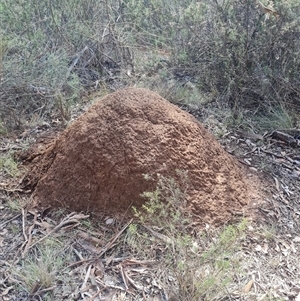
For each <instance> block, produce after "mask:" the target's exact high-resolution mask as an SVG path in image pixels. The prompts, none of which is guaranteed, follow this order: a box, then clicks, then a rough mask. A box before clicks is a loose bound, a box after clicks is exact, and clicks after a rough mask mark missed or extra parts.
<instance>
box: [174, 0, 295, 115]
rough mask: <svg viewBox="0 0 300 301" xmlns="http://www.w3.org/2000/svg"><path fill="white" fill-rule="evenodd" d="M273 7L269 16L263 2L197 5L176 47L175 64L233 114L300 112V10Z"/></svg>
mask: <svg viewBox="0 0 300 301" xmlns="http://www.w3.org/2000/svg"><path fill="white" fill-rule="evenodd" d="M273 6H274V5H273V3H272V2H270V3H269V5H268V8H270V9H271V11H270V13H266V10H265V9H263V7H262V6H261V4H259V2H258V1H257V2H255V1H249V0H243V1H238V0H227V1H202V2H201V3H200V2H194V1H192V3H191V6H190V7H189V8H187V9H186V10H185V11H184V14H183V17H182V22H183V25H184V26H182V30H181V31H179V33H178V36H179V37H180V40H181V42H180V43H176V44H174V54H173V58H174V61H175V64H176V65H179V66H181V70H183V71H184V72H186V73H188V74H192V75H193V76H194V77H195V78H196V79H197V82H198V84H199V86H200V87H201V89H202V90H204V91H206V92H207V91H208V92H210V93H213V94H214V95H215V97H216V98H218V99H219V100H223V101H224V102H225V103H230V105H231V106H232V107H233V108H234V109H238V108H239V107H240V106H244V107H248V108H257V107H259V109H262V110H265V108H266V107H272V106H274V105H278V104H279V103H281V104H283V105H286V106H289V107H290V108H294V106H297V107H298V109H299V96H300V88H299V87H300V86H299V80H300V74H299V72H298V71H297V70H299V67H300V56H299V51H300V50H299V49H300V47H299V46H300V40H299V38H298V37H299V35H300V18H299V12H300V5H299V3H298V2H297V1H294V0H280V1H277V2H276V6H274V7H273ZM182 45H185V47H182Z"/></svg>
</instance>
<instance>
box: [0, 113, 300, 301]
mask: <svg viewBox="0 0 300 301" xmlns="http://www.w3.org/2000/svg"><path fill="white" fill-rule="evenodd" d="M187 109H188V110H189V111H190V113H191V114H192V115H194V116H196V117H197V118H198V119H200V121H201V122H203V124H204V125H205V126H206V127H207V129H208V130H209V131H211V132H212V133H216V132H218V128H219V127H222V122H221V121H220V120H218V116H217V114H208V113H207V111H203V112H201V111H199V109H191V108H187ZM57 132H59V131H58V130H55V129H54V128H53V127H52V126H46V127H45V126H44V125H37V126H36V127H35V128H33V129H31V130H30V132H29V133H28V131H27V132H23V133H17V134H10V135H8V136H6V137H2V138H1V146H0V151H1V166H2V170H1V175H0V176H1V181H0V183H1V186H0V188H1V192H0V193H1V199H0V200H1V203H0V246H1V249H0V275H1V279H0V288H1V290H0V297H1V298H2V300H156V301H159V300H160V301H162V300H172V301H174V300H299V299H300V272H299V270H300V269H299V267H300V261H299V258H300V257H299V255H300V237H299V236H298V233H299V226H300V225H299V214H300V202H299V201H300V197H299V195H300V194H299V190H300V188H299V174H300V158H299V145H293V146H291V145H288V144H286V143H285V142H284V141H281V140H280V139H275V138H274V137H275V136H274V135H273V136H272V133H266V134H265V135H264V136H259V135H250V134H249V133H245V132H240V131H234V130H229V129H226V130H225V131H223V132H222V135H218V140H219V143H220V144H221V145H222V147H223V148H224V149H225V150H226V151H227V152H228V153H230V154H232V155H234V156H235V157H236V159H237V160H238V161H239V162H240V163H241V164H242V165H244V166H245V168H246V170H248V171H249V174H250V173H252V174H256V175H257V177H259V178H260V180H261V181H263V184H264V185H263V186H262V187H261V189H262V194H263V195H264V196H265V199H264V202H263V203H262V204H261V205H260V206H259V207H258V208H256V209H257V210H256V211H255V213H256V215H255V216H248V217H245V216H243V215H242V216H240V215H236V216H235V219H233V220H232V221H231V222H230V223H229V222H228V221H227V222H226V223H225V224H222V225H218V226H214V225H213V224H208V223H206V224H205V223H204V225H203V224H201V225H199V223H195V221H194V220H193V219H192V218H190V216H188V215H186V212H185V210H184V208H183V209H182V208H181V206H180V205H178V203H176V202H177V201H178V198H179V199H180V198H181V197H184V196H182V195H180V196H179V197H178V196H177V197H174V196H172V193H170V191H171V192H172V191H173V192H174V191H177V190H176V189H177V188H178V187H177V186H176V185H175V184H174V183H173V182H172V181H170V180H169V179H167V178H162V179H161V181H160V182H159V183H160V184H161V185H160V186H159V187H157V190H156V191H159V192H161V195H163V193H165V194H167V197H168V198H169V199H170V200H171V204H172V205H173V207H172V208H171V214H170V213H169V212H161V211H160V212H159V214H160V215H159V216H157V215H156V214H157V211H155V210H152V209H155V208H160V209H161V207H159V206H160V203H159V200H157V198H154V197H153V196H155V193H153V194H150V195H148V196H149V199H150V200H151V197H152V203H151V204H150V205H149V206H150V207H148V209H149V208H150V209H151V210H150V209H149V210H148V211H147V210H146V212H145V213H143V214H140V213H139V212H137V214H135V215H134V216H133V218H132V219H128V218H127V219H123V215H122V214H115V215H113V214H108V213H107V214H102V215H101V214H97V215H91V214H89V215H88V214H85V213H75V212H70V211H66V210H62V209H58V210H54V211H53V210H52V211H50V212H49V211H48V210H47V209H45V210H44V211H41V210H40V211H35V210H31V209H30V207H28V206H26V204H29V203H30V202H31V191H30V190H29V191H27V192H28V193H24V191H21V189H20V183H22V181H23V180H24V175H25V173H26V168H27V167H26V166H24V165H22V164H21V162H20V161H18V162H19V163H18V165H17V164H16V163H15V162H16V159H14V158H20V150H24V149H25V148H26V147H27V148H28V147H29V146H32V145H33V144H34V143H36V142H43V141H45V140H47V142H50V141H51V140H52V138H53V137H54V136H56V135H57ZM14 135H15V136H14ZM43 144H44V143H43ZM174 185H175V186H174ZM154 189H155V188H154ZM25 192H26V191H25ZM151 206H152V207H151ZM155 206H156V207H155ZM172 210H173V211H172ZM152 211H154V213H153V212H152ZM173 213H174V214H173ZM178 216H179V217H180V221H179V222H178V219H177V217H178ZM173 225H174V227H173ZM181 234H182V235H181Z"/></svg>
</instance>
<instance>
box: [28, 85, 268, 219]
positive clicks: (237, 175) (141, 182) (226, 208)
mask: <svg viewBox="0 0 300 301" xmlns="http://www.w3.org/2000/svg"><path fill="white" fill-rule="evenodd" d="M26 157H27V158H26V162H27V163H28V164H29V169H30V171H29V173H28V174H27V176H26V177H25V179H24V181H23V185H24V188H26V189H28V188H30V189H31V190H33V191H34V194H33V200H34V201H33V204H32V205H33V206H39V207H48V206H50V207H54V208H55V207H65V208H68V209H71V210H77V211H90V212H93V213H97V212H98V213H103V212H112V213H113V212H117V213H122V214H125V213H126V212H127V213H128V212H131V210H129V208H130V207H131V206H135V207H140V206H141V205H142V204H143V203H144V202H145V199H144V198H142V197H141V194H142V193H143V192H145V191H153V190H154V189H155V186H156V182H157V174H160V175H163V176H166V177H173V178H176V179H178V173H177V172H176V171H177V170H188V176H189V183H188V189H187V201H188V207H189V208H191V211H192V212H193V213H194V215H196V216H197V217H198V220H199V221H201V223H203V224H204V223H209V224H211V223H214V224H219V223H224V222H227V221H229V220H232V219H233V218H235V216H236V215H241V214H242V215H245V214H246V215H247V214H250V213H249V212H250V211H249V208H252V207H253V205H254V207H255V206H257V204H258V203H260V202H261V199H262V197H261V196H260V195H258V194H257V191H263V189H262V188H261V187H260V182H259V180H258V178H257V177H256V175H254V174H253V172H251V171H250V170H249V169H246V168H245V167H244V166H242V165H241V164H240V163H239V162H238V161H237V160H236V159H235V158H234V157H232V156H231V155H230V154H228V153H227V152H226V151H225V150H224V149H223V147H222V146H221V145H220V144H219V143H218V142H217V140H216V139H215V138H214V137H213V136H212V135H211V134H210V133H209V132H208V131H207V130H206V129H205V128H204V126H203V125H202V124H201V123H199V121H197V120H196V119H195V118H194V117H193V116H192V115H190V114H189V113H187V112H185V111H183V110H181V109H180V108H178V107H176V106H175V105H173V104H171V103H169V102H168V101H167V100H165V99H163V98H162V97H160V96H159V95H158V94H156V93H154V92H151V91H149V90H146V89H138V88H127V89H123V90H119V91H117V92H115V93H112V94H109V95H107V96H106V97H104V98H102V99H98V100H97V101H96V102H95V104H94V105H93V106H92V107H91V108H90V109H89V110H88V111H87V112H85V113H84V114H83V115H82V116H80V117H79V118H78V119H77V120H75V121H74V122H73V123H72V124H71V125H70V126H69V127H68V128H67V129H66V130H65V131H63V132H62V133H61V135H60V136H59V137H58V138H57V139H55V140H54V141H53V142H51V143H49V144H46V145H44V146H43V147H42V149H41V148H39V150H38V152H37V151H36V150H35V151H32V152H31V153H30V152H29V153H27V156H26ZM145 175H148V176H150V177H151V180H149V179H146V177H145ZM148 178H149V177H148ZM178 180H180V179H178Z"/></svg>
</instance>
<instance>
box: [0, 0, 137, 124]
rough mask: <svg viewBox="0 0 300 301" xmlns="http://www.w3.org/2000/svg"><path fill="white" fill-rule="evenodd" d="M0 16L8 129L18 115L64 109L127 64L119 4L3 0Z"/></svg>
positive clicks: (0, 91) (1, 90) (0, 89)
mask: <svg viewBox="0 0 300 301" xmlns="http://www.w3.org/2000/svg"><path fill="white" fill-rule="evenodd" d="M0 10H1V19H2V20H1V21H2V26H3V28H2V33H1V40H2V41H5V49H4V47H1V49H2V51H1V52H0V55H1V58H2V81H1V83H0V97H1V103H0V111H1V115H2V116H0V118H1V117H2V119H3V121H6V122H8V121H9V122H10V123H11V124H10V125H11V126H14V127H18V126H20V124H22V122H23V120H22V119H21V117H20V116H22V115H23V114H26V115H28V116H30V114H32V113H33V112H34V113H35V114H37V113H38V114H45V112H47V111H49V108H52V107H53V106H54V105H55V104H57V103H60V104H61V101H62V100H63V107H64V109H67V107H68V104H69V103H70V102H72V101H73V100H76V98H78V97H79V96H80V94H81V92H82V91H83V89H88V88H90V87H91V86H93V87H95V86H97V85H98V83H99V81H102V80H105V79H106V78H107V77H108V76H109V77H111V76H112V75H114V74H115V75H116V74H117V73H118V72H119V71H120V68H121V67H124V66H127V65H130V64H131V63H132V62H131V53H130V52H129V51H128V43H127V36H126V34H125V33H124V32H123V27H122V26H119V22H120V20H119V19H118V16H119V14H120V12H119V3H114V2H112V4H109V3H108V4H107V3H106V4H105V3H103V2H101V1H96V0H89V1H80V0H73V1H62V0H54V1H46V0H42V1H38V2H37V1H33V0H29V1H25V0H20V1H17V2H16V1H12V0H4V1H2V2H1V6H0ZM2 44H3V43H2ZM2 44H1V45H2ZM59 109H60V110H61V109H62V106H61V105H60V108H59ZM65 113H66V112H63V115H67V114H65ZM8 117H9V118H8ZM62 117H67V116H62Z"/></svg>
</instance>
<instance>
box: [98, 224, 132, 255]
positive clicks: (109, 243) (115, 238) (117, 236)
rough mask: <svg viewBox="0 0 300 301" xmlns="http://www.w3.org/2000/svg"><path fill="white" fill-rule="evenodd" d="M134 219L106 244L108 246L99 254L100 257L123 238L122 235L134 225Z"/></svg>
mask: <svg viewBox="0 0 300 301" xmlns="http://www.w3.org/2000/svg"><path fill="white" fill-rule="evenodd" d="M132 221H133V219H131V220H130V221H129V222H128V223H127V224H126V225H125V226H124V227H123V228H122V229H121V230H120V231H119V232H118V233H117V234H116V235H115V236H114V237H113V239H112V240H111V241H110V242H108V243H107V244H106V246H105V247H104V248H103V249H102V251H101V252H100V253H99V255H98V256H99V257H101V256H102V255H104V254H105V253H106V252H107V251H108V250H109V249H110V248H111V247H112V246H113V244H114V242H115V241H116V240H117V239H118V238H119V237H120V236H121V234H122V233H123V232H124V231H125V230H126V229H127V227H128V226H129V225H130V224H131V223H132Z"/></svg>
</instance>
